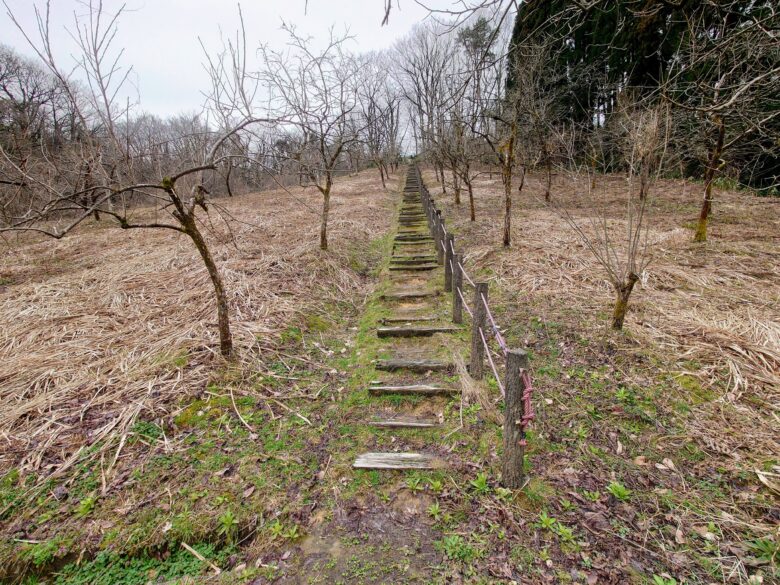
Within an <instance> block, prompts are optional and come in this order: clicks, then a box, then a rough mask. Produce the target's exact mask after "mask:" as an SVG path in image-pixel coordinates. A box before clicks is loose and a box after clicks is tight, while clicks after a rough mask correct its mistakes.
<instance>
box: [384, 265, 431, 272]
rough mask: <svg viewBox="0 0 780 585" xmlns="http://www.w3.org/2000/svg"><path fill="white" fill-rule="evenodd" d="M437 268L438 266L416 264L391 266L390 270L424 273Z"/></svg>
mask: <svg viewBox="0 0 780 585" xmlns="http://www.w3.org/2000/svg"><path fill="white" fill-rule="evenodd" d="M438 267H439V265H438V264H418V265H417V266H414V265H412V266H391V267H390V270H396V271H398V270H405V271H411V272H424V271H426V270H436V269H437V268H438Z"/></svg>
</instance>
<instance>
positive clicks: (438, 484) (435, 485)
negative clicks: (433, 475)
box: [428, 479, 444, 494]
mask: <svg viewBox="0 0 780 585" xmlns="http://www.w3.org/2000/svg"><path fill="white" fill-rule="evenodd" d="M428 487H430V488H431V491H432V492H433V493H434V494H440V493H441V492H442V490H443V489H444V482H443V481H442V480H440V479H432V480H431V481H429V482H428Z"/></svg>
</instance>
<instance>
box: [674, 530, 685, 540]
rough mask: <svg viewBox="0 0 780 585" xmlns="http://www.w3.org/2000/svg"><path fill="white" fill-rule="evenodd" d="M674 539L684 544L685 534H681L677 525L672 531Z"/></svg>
mask: <svg viewBox="0 0 780 585" xmlns="http://www.w3.org/2000/svg"><path fill="white" fill-rule="evenodd" d="M674 541H675V542H676V543H677V544H685V534H683V531H682V530H681V529H680V527H679V526H678V527H677V530H675V532H674Z"/></svg>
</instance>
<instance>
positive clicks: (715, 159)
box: [693, 118, 726, 242]
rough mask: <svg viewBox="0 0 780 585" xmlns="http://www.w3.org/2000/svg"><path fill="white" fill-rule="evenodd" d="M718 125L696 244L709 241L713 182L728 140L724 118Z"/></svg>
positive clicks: (705, 177)
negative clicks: (725, 141) (708, 230)
mask: <svg viewBox="0 0 780 585" xmlns="http://www.w3.org/2000/svg"><path fill="white" fill-rule="evenodd" d="M717 124H718V138H717V140H716V141H715V144H714V145H713V147H712V151H711V152H710V160H709V161H708V164H707V171H706V172H705V174H704V201H702V205H701V211H700V212H699V223H698V225H697V226H696V234H695V235H694V236H693V241H694V242H706V241H707V221H708V220H709V218H710V212H711V211H712V182H713V181H714V180H715V172H716V171H717V170H718V167H719V161H720V155H721V154H723V142H724V140H725V138H726V123H725V122H724V121H723V118H718V119H717Z"/></svg>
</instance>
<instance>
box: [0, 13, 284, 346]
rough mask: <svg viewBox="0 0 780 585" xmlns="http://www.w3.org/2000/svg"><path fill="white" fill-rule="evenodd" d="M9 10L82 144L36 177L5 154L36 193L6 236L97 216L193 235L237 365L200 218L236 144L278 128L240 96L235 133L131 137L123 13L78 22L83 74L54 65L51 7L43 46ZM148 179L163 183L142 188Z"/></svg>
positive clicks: (40, 30) (220, 80) (236, 75)
mask: <svg viewBox="0 0 780 585" xmlns="http://www.w3.org/2000/svg"><path fill="white" fill-rule="evenodd" d="M6 8H7V10H8V14H9V16H10V18H11V19H12V21H13V22H14V23H15V24H16V26H17V27H18V28H19V30H20V31H21V32H22V34H24V35H25V38H26V39H27V40H28V42H29V44H30V46H31V47H32V48H33V50H34V51H35V52H36V54H37V55H38V57H39V59H40V60H41V62H42V64H43V65H44V66H45V67H46V69H47V70H48V71H49V73H50V74H51V75H52V76H53V78H54V79H56V80H57V82H58V86H59V87H60V88H62V91H63V96H64V99H65V100H67V103H68V106H69V108H70V109H71V110H72V112H73V116H74V120H73V126H74V135H75V136H74V141H73V146H72V147H71V148H70V149H67V150H63V151H62V152H57V153H55V152H48V153H47V156H46V158H45V164H44V165H40V167H37V168H33V169H30V168H25V167H23V166H21V165H19V164H17V163H16V162H15V161H14V160H13V159H12V158H11V156H10V155H9V154H8V153H7V152H6V151H5V149H3V148H2V147H0V158H2V160H3V161H4V163H5V164H6V165H7V168H8V169H10V171H11V173H13V176H14V178H15V180H16V181H18V182H23V183H25V184H27V185H29V186H30V188H31V189H33V190H35V192H36V193H38V195H37V196H36V197H33V198H30V199H29V200H28V201H27V202H26V207H25V208H24V209H23V210H21V211H20V212H18V213H15V214H14V215H13V216H12V217H10V218H9V221H7V222H6V223H5V224H3V225H2V226H0V233H2V232H6V233H7V232H14V231H16V232H18V231H24V232H35V233H39V234H43V235H46V236H49V237H53V238H62V237H64V236H66V235H67V234H69V233H70V232H72V231H73V230H74V229H75V228H77V227H78V226H79V225H80V224H81V223H82V222H84V220H86V219H87V218H88V217H90V216H93V215H94V214H96V213H98V212H99V213H101V214H104V215H106V216H108V217H110V218H111V219H113V220H114V221H115V222H116V224H117V226H118V227H119V228H121V229H139V228H153V229H166V230H171V231H174V232H178V233H181V234H184V235H186V236H187V237H188V238H190V240H191V241H192V243H193V245H194V246H195V248H196V249H197V250H198V253H199V254H200V256H201V259H202V260H203V263H204V265H205V267H206V270H207V271H208V274H209V277H210V279H211V282H212V285H213V287H214V295H215V299H216V304H217V318H218V330H219V345H220V352H221V353H222V355H224V356H226V357H228V356H230V355H231V354H232V352H233V340H232V335H231V331H230V318H229V309H228V301H227V295H226V292H225V287H224V284H223V280H222V277H221V275H220V272H219V269H218V267H217V264H216V262H215V260H214V257H213V255H212V253H211V250H210V248H209V246H208V243H207V241H206V238H205V237H204V234H203V231H202V227H201V224H200V220H199V218H198V212H199V211H202V212H203V213H206V214H208V213H209V210H210V209H211V208H212V207H215V204H213V202H212V201H211V200H210V198H209V191H208V190H207V188H206V186H205V184H206V179H207V178H208V176H209V175H211V174H213V173H215V172H216V171H217V170H218V169H219V167H220V166H221V165H223V164H224V163H225V162H226V161H228V160H231V159H232V157H233V155H231V154H230V153H229V151H227V150H226V146H227V145H228V144H229V141H230V140H231V139H233V138H234V137H236V136H237V135H238V134H239V133H240V132H242V131H244V130H245V129H247V128H248V127H249V126H251V125H253V124H256V123H258V122H268V121H270V120H268V119H267V118H258V117H254V116H253V115H252V114H251V112H250V111H249V109H248V108H245V109H244V110H243V111H241V109H240V107H239V106H241V102H240V101H237V100H235V95H234V96H232V97H233V98H234V103H236V104H237V107H236V111H239V112H240V113H241V115H240V116H238V119H237V120H236V121H235V122H234V123H232V124H231V126H230V127H229V128H224V129H222V131H220V132H214V131H211V130H208V129H207V128H206V127H204V126H201V125H198V124H196V126H197V128H198V130H199V131H197V132H192V130H193V128H192V125H191V124H190V125H189V126H188V127H187V129H186V132H188V133H189V134H187V135H186V136H182V135H181V130H176V129H174V128H172V127H171V128H169V129H170V130H172V131H173V134H174V135H176V138H175V140H171V139H170V137H168V138H166V137H164V136H160V134H159V133H158V132H157V131H156V130H159V127H158V128H156V129H155V128H153V126H154V124H150V123H149V121H148V120H147V123H146V126H147V130H149V131H150V132H149V134H148V136H147V138H146V140H140V138H139V136H138V135H135V136H131V134H130V132H131V128H132V124H131V123H130V122H129V121H128V120H129V118H130V110H129V105H128V104H127V103H121V100H120V99H119V97H118V96H119V95H120V94H121V92H122V91H123V88H124V87H125V82H126V80H127V77H128V75H129V72H130V69H126V68H123V67H122V65H121V62H120V57H121V54H122V51H121V50H116V49H115V47H114V43H113V41H114V38H115V33H116V26H117V22H118V20H119V18H120V17H121V15H122V12H123V8H120V9H118V10H117V11H115V12H112V13H108V12H106V11H105V10H104V7H103V5H102V3H100V2H98V3H93V2H90V3H89V4H88V5H87V8H88V11H87V14H86V16H78V15H76V16H74V19H75V21H74V27H73V31H74V32H73V34H72V36H73V37H74V38H75V39H76V42H77V44H78V47H79V51H80V53H79V54H78V55H77V58H76V62H77V66H76V69H75V71H70V70H68V69H65V68H64V67H63V66H61V65H60V63H59V62H58V61H56V60H55V58H54V54H55V52H54V50H53V48H52V45H51V36H50V28H49V24H50V23H49V5H48V3H47V4H46V7H45V10H43V11H41V10H39V9H38V8H37V7H36V8H35V14H36V18H37V36H36V37H34V36H33V35H31V34H29V33H28V32H27V31H26V30H24V29H23V28H22V27H21V26H20V25H19V23H18V21H17V19H16V17H15V15H14V13H13V12H12V11H11V10H10V9H9V8H8V6H7V5H6ZM242 36H243V35H242ZM212 73H214V75H213V81H214V85H215V87H224V86H225V82H224V79H225V78H227V77H228V76H229V75H228V74H230V76H232V78H233V79H241V77H242V72H241V69H240V67H235V66H232V69H231V70H230V71H228V70H227V69H225V70H222V71H220V72H216V73H215V72H212ZM77 74H78V75H80V76H81V77H82V78H83V79H86V87H85V88H84V89H83V91H81V92H79V91H77V89H76V88H77V83H76V82H75V81H74V76H75V75H77ZM238 83H239V85H241V84H243V81H239V82H238ZM226 95H227V94H226V93H224V92H223V93H222V94H221V95H218V92H215V93H214V94H213V95H212V98H213V99H214V100H220V99H222V98H224V97H225V96H226ZM158 126H159V125H158ZM158 139H161V140H158ZM173 148H180V149H183V152H186V155H185V156H177V157H174V156H171V155H172V149H173ZM180 154H181V153H180ZM144 172H149V173H150V174H152V175H156V176H157V177H158V178H157V179H156V180H153V181H149V180H143V176H142V175H143V174H144ZM142 203H143V204H149V203H152V204H154V205H155V207H156V209H153V212H152V213H149V211H150V209H149V208H148V207H146V208H139V205H140V204H142ZM161 218H162V219H161Z"/></svg>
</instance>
